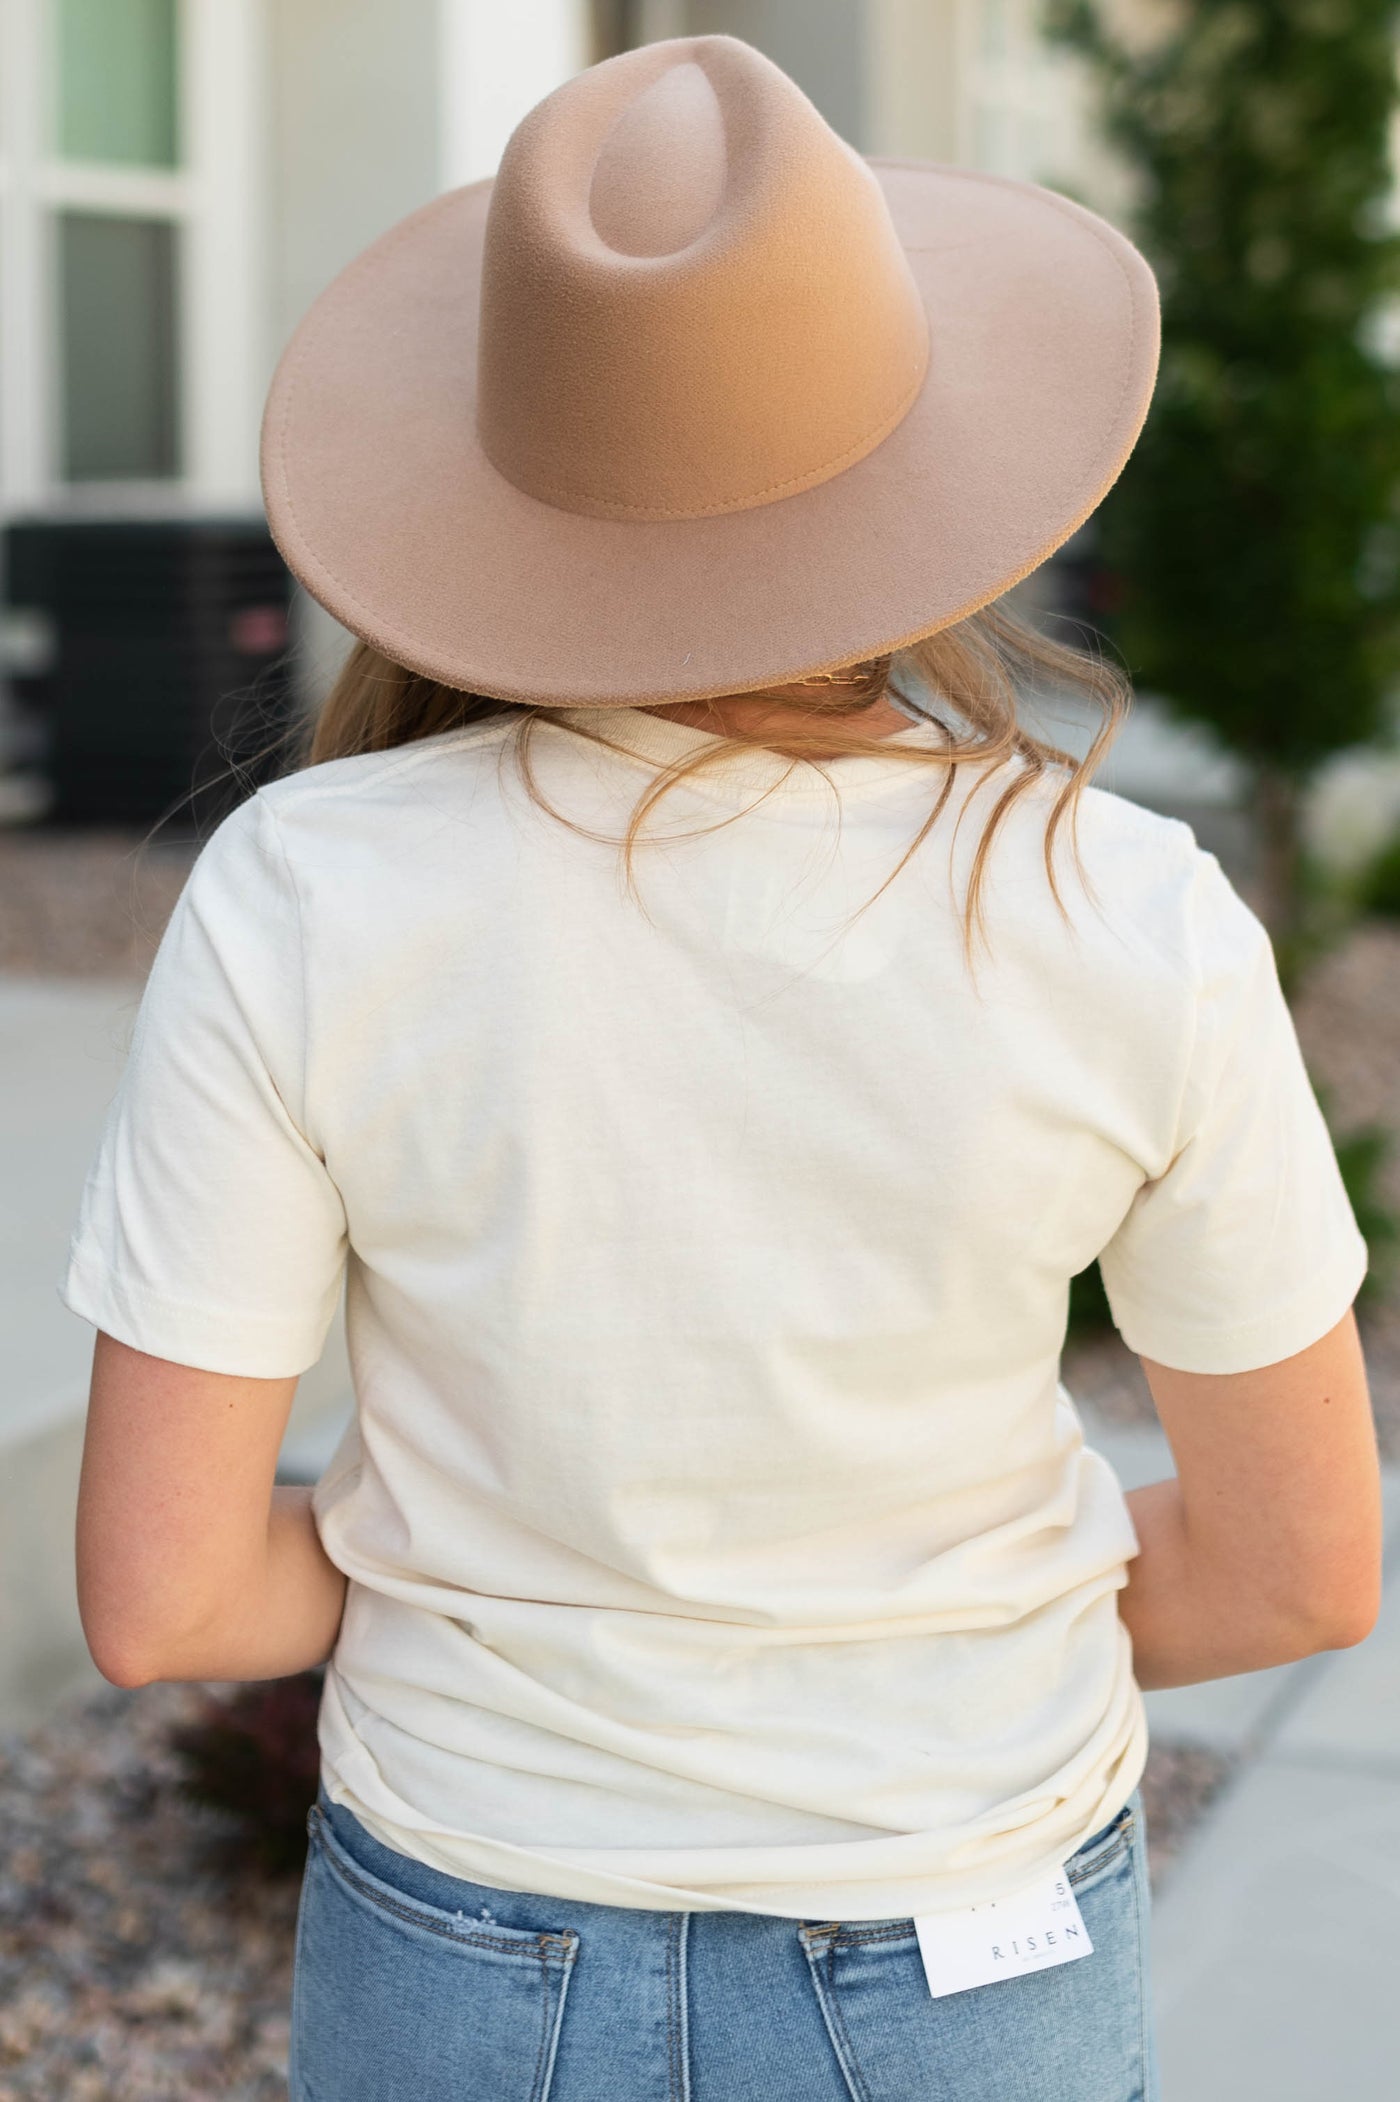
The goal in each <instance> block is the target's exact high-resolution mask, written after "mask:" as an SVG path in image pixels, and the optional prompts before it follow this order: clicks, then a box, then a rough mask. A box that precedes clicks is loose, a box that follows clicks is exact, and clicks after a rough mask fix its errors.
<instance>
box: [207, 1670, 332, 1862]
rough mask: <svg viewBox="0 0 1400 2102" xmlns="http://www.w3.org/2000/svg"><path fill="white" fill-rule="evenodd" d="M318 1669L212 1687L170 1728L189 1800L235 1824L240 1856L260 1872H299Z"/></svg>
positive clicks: (315, 1769)
mask: <svg viewBox="0 0 1400 2102" xmlns="http://www.w3.org/2000/svg"><path fill="white" fill-rule="evenodd" d="M323 1677H324V1673H323V1672H322V1671H320V1670H316V1671H303V1672H297V1673H296V1674H295V1675H294V1676H292V1677H291V1678H285V1679H260V1680H257V1681H255V1682H254V1683H252V1684H250V1685H246V1686H240V1687H238V1688H237V1689H236V1690H235V1691H234V1692H233V1693H232V1694H229V1693H224V1692H212V1691H211V1692H210V1693H208V1694H207V1695H206V1697H205V1700H204V1705H203V1708H202V1710H201V1711H200V1712H199V1713H198V1714H197V1715H195V1717H194V1718H193V1719H192V1720H191V1721H189V1722H185V1723H180V1724H178V1725H176V1727H175V1728H173V1729H172V1730H171V1732H170V1737H169V1742H170V1746H171V1749H172V1751H173V1752H174V1754H175V1756H176V1759H177V1761H178V1763H179V1766H180V1769H181V1772H180V1778H179V1781H178V1782H177V1786H178V1788H179V1790H180V1793H181V1794H182V1795H183V1796H184V1797H185V1799H186V1800H187V1801H189V1802H191V1803H195V1804H198V1805H200V1806H201V1807H202V1808H205V1809H210V1810H215V1811H218V1812H219V1813H220V1814H221V1815H222V1816H224V1817H226V1818H230V1819H232V1820H233V1821H234V1824H235V1826H236V1828H237V1836H236V1838H235V1839H234V1841H233V1845H234V1847H235V1848H236V1850H237V1852H238V1854H239V1855H240V1857H241V1858H242V1859H243V1860H245V1861H246V1862H247V1863H248V1865H249V1866H251V1867H253V1868H256V1869H258V1870H260V1871H261V1872H262V1873H264V1874H266V1875H273V1876H277V1875H291V1874H295V1873H299V1872H300V1870H301V1869H302V1867H303V1865H304V1863H305V1860H306V1813H307V1811H308V1810H309V1809H310V1807H311V1804H312V1802H313V1801H314V1800H315V1795H316V1784H317V1780H318V1778H319V1772H320V1752H319V1748H318V1745H317V1740H316V1717H317V1711H318V1709H319V1706H320V1700H321V1685H322V1680H323Z"/></svg>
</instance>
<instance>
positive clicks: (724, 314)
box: [477, 36, 929, 520]
mask: <svg viewBox="0 0 1400 2102" xmlns="http://www.w3.org/2000/svg"><path fill="white" fill-rule="evenodd" d="M480 331H481V332H480V340H479V348H478V387H477V430H478V435H479V438H480V441H481V445H482V448H483V450H484V451H485V453H486V455H487V457H488V458H489V459H490V460H491V462H492V464H493V465H494V466H495V467H496V468H497V470H498V471H499V472H500V473H501V474H503V475H504V476H505V477H506V478H507V480H508V481H510V482H511V483H513V484H514V485H515V487H516V488H518V489H521V490H523V491H524V492H525V493H527V494H528V495H531V496H534V497H537V498H539V499H540V500H541V501H543V502H545V503H548V504H552V505H554V506H556V507H557V508H559V509H562V510H566V511H574V512H579V513H583V514H586V515H591V516H596V517H612V518H620V519H656V520H660V519H666V518H699V517H705V516H709V515H712V514H715V513H718V512H724V511H738V510H745V509H749V508H752V507H753V506H755V505H758V504H764V503H771V502H775V501H777V500H779V499H780V498H782V497H784V496H789V495H795V494H797V493H798V492H799V491H800V490H803V489H808V488H811V487H813V486H815V485H816V484H817V483H818V482H821V481H825V480H827V479H829V478H830V477H831V476H833V475H835V474H839V473H840V472H841V471H842V469H843V468H845V467H849V466H851V465H853V464H854V463H855V462H856V461H857V460H859V459H861V458H863V457H864V456H865V455H866V454H867V453H868V452H871V451H873V449H874V448H875V446H877V445H878V444H879V443H880V441H881V440H882V439H883V438H884V437H886V436H887V435H888V434H889V432H890V431H891V430H893V429H894V428H895V426H896V425H897V424H898V423H899V422H900V421H901V419H902V418H903V416H904V415H905V414H906V413H907V411H908V409H909V408H910V406H911V405H912V403H913V401H914V399H915V397H916V395H917V393H918V391H919V388H920V385H921V383H922V381H923V377H924V373H925V370H926V368H927V363H928V356H929V338H928V324H927V320H926V317H925V311H924V305H923V301H922V299H921V298H920V295H919V291H918V287H917V285H916V283H915V281H914V277H913V274H912V272H911V270H910V267H909V264H908V261H907V259H906V257H905V254H904V251H903V249H902V247H901V246H900V242H899V239H898V236H897V234H896V232H895V228H894V225H893V222H892V220H891V218H890V214H889V209H888V206H887V205H886V202H885V198H884V193H883V191H882V190H881V188H880V185H879V183H878V181H877V180H876V178H875V176H874V174H873V172H872V170H871V169H870V167H869V165H868V164H867V163H866V162H865V161H864V160H863V159H862V158H861V156H860V155H859V154H858V153H856V152H855V151H854V149H853V148H852V147H850V146H848V145H847V144H846V142H845V141H844V140H843V139H841V138H840V137H839V136H838V135H837V133H836V132H835V131H833V130H832V129H831V127H830V126H829V125H828V124H827V123H826V121H825V119H824V118H823V117H822V116H821V115H820V113H819V112H818V111H817V109H816V108H815V107H814V105H813V104H812V103H811V102H810V101H809V100H808V98H807V97H806V96H805V95H804V94H803V93H802V91H801V89H800V88H799V87H798V86H797V85H796V83H795V82H794V81H792V80H790V79H789V77H788V76H787V75H786V74H785V73H783V72H782V71H781V70H780V69H779V68H778V67H777V66H775V65H774V64H773V63H772V61H771V60H769V59H767V58H765V57H764V56H763V55H762V54H761V53H760V52H758V51H756V50H755V49H754V48H753V47H752V46H751V45H749V44H746V43H744V42H743V41H742V40H741V39H739V38H737V37H729V36H702V37H678V38H670V39H667V40H665V41H664V42H661V43H657V44H650V45H644V46H642V47H641V48H640V49H639V50H636V51H629V52H625V53H623V54H622V56H621V57H619V58H615V59H609V60H607V61H605V62H604V63H603V64H601V65H597V66H593V67H590V68H589V69H588V70H587V71H586V72H584V73H580V74H577V75H575V76H574V78H573V79H572V80H570V81H566V82H565V84H564V85H563V86H562V87H560V88H557V89H556V90H555V91H554V92H553V94H551V95H548V96H546V97H545V99H544V101H543V102H540V103H538V104H537V105H536V106H535V108H534V109H533V110H531V111H530V112H529V114H528V115H527V116H526V117H525V118H524V119H523V120H522V122H521V123H520V124H519V125H518V126H517V127H516V130H515V132H514V133H513V134H512V136H511V139H510V141H509V143H508V145H507V147H506V151H505V154H504V155H503V157H502V160H501V165H500V170H499V172H498V174H497V176H496V178H495V182H494V184H493V186H492V192H491V199H490V206H489V210H488V214H487V222H486V230H485V244H484V254H483V264H482V286H481V315H480Z"/></svg>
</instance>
